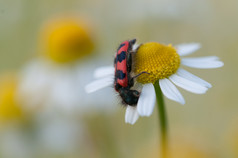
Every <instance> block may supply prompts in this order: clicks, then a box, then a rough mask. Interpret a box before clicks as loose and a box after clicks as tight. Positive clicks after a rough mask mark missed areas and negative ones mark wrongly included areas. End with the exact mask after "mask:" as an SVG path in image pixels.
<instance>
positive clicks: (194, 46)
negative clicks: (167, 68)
mask: <svg viewBox="0 0 238 158" xmlns="http://www.w3.org/2000/svg"><path fill="white" fill-rule="evenodd" d="M175 48H177V52H178V54H179V55H180V56H185V55H189V54H192V53H193V52H195V51H196V50H198V49H199V48H201V45H200V44H199V43H184V44H179V45H177V46H175Z"/></svg>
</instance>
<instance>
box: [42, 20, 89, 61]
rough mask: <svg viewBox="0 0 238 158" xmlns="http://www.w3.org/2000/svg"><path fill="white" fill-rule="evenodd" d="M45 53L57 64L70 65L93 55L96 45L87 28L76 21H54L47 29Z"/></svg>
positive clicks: (45, 33)
mask: <svg viewBox="0 0 238 158" xmlns="http://www.w3.org/2000/svg"><path fill="white" fill-rule="evenodd" d="M42 37H43V38H42V41H41V45H42V47H43V50H41V51H43V53H44V54H45V55H46V56H47V57H48V58H50V59H51V60H53V61H55V62H57V63H68V62H71V61H75V60H78V59H79V58H81V57H83V56H86V55H88V54H91V53H92V51H93V49H94V43H93V41H92V39H91V37H90V36H89V32H88V29H87V27H86V26H84V24H83V23H82V22H78V21H77V20H75V19H63V20H62V19H61V20H58V21H53V22H52V23H50V24H48V25H47V26H46V27H45V30H44V32H43V34H42Z"/></svg>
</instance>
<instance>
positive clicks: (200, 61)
mask: <svg viewBox="0 0 238 158" xmlns="http://www.w3.org/2000/svg"><path fill="white" fill-rule="evenodd" d="M181 63H182V64H183V65H185V66H188V67H192V68H200V69H209V68H218V67H222V66H223V65H224V64H223V62H221V61H218V57H216V56H208V57H199V58H183V59H182V61H181Z"/></svg>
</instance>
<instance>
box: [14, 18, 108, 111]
mask: <svg viewBox="0 0 238 158" xmlns="http://www.w3.org/2000/svg"><path fill="white" fill-rule="evenodd" d="M88 28H89V27H87V26H86V25H85V23H84V22H82V21H81V20H80V19H78V18H69V17H63V18H59V19H53V20H52V21H50V22H48V23H47V24H46V25H45V27H44V28H43V29H42V32H41V34H40V37H41V38H40V44H39V45H40V49H39V51H40V54H39V56H40V57H38V58H36V59H33V60H31V61H30V62H28V63H27V64H26V65H25V67H23V69H22V70H21V72H20V73H19V77H20V84H19V87H18V98H19V100H20V101H21V102H22V103H23V105H25V107H26V108H27V109H29V110H30V111H32V110H36V109H37V110H41V111H42V110H44V109H46V108H49V109H55V108H56V109H58V110H62V111H64V112H74V111H78V112H79V111H84V112H85V110H88V109H90V110H91V108H92V106H88V105H96V104H95V102H94V101H95V100H91V98H89V97H87V96H88V95H87V94H86V93H85V91H84V90H83V87H84V85H85V84H86V83H87V80H88V79H89V78H90V74H91V73H90V71H93V67H92V65H93V64H92V63H91V62H88V61H87V60H85V59H86V57H87V56H90V55H91V54H92V53H93V50H94V45H95V43H94V42H93V37H92V36H91V33H90V30H89V29H88ZM99 96H100V95H99ZM95 98H97V96H95ZM100 100H102V99H100V98H99V99H97V101H98V102H97V103H99V102H100ZM97 105H98V104H97ZM100 105H103V106H105V102H103V104H100ZM83 109H84V110H83Z"/></svg>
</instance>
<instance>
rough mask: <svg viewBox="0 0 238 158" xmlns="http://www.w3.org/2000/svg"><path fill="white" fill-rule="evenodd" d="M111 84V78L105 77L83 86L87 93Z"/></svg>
mask: <svg viewBox="0 0 238 158" xmlns="http://www.w3.org/2000/svg"><path fill="white" fill-rule="evenodd" d="M112 84H113V78H112V77H105V78H102V79H99V80H95V81H93V82H91V83H90V84H88V85H86V86H85V91H86V92H87V93H92V92H95V91H97V90H99V89H102V88H105V87H108V86H111V85H112Z"/></svg>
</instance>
